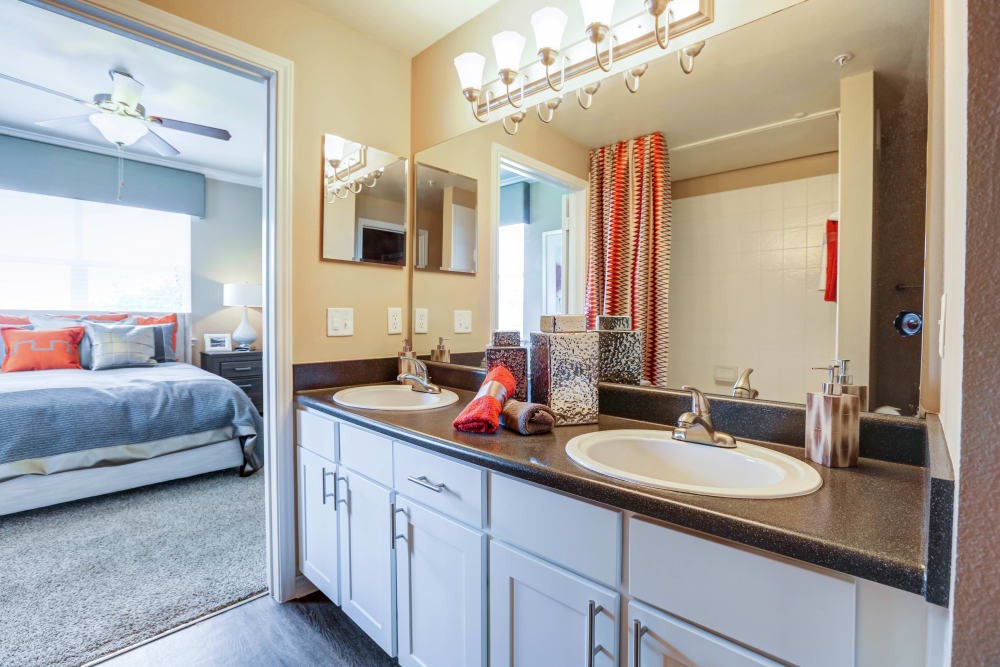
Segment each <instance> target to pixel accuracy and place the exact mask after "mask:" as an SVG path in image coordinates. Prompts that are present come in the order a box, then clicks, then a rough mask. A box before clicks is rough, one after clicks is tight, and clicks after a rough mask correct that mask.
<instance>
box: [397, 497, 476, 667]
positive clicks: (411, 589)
mask: <svg viewBox="0 0 1000 667" xmlns="http://www.w3.org/2000/svg"><path fill="white" fill-rule="evenodd" d="M485 560H486V536H485V535H484V534H483V533H481V532H479V531H477V530H473V529H471V528H466V527H465V526H463V525H461V524H459V523H457V522H456V521H453V520H451V519H448V518H445V517H444V516H442V515H440V514H438V513H437V512H434V511H432V510H430V509H427V508H425V507H422V506H421V505H418V504H416V503H414V502H412V501H409V500H407V499H405V498H402V497H400V496H397V497H396V608H397V610H398V611H397V625H398V628H399V629H398V634H397V636H398V639H399V664H400V665H402V666H403V667H411V666H413V667H449V666H452V665H454V666H455V667H459V666H464V667H475V666H476V665H484V664H485V663H486V632H485V630H486V628H485V622H486V579H485V576H486V571H485V567H484V563H485Z"/></svg>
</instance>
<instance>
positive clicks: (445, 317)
mask: <svg viewBox="0 0 1000 667" xmlns="http://www.w3.org/2000/svg"><path fill="white" fill-rule="evenodd" d="M494 143H499V144H502V145H504V146H508V147H510V148H512V149H514V150H516V151H518V152H520V153H523V154H525V155H527V156H529V157H532V158H534V159H536V160H539V161H541V162H544V163H545V164H548V165H551V166H553V167H555V168H557V169H560V170H562V171H565V172H568V173H570V174H573V175H574V176H578V177H579V178H582V179H586V178H587V170H588V150H587V148H585V147H584V146H581V145H580V144H577V143H575V142H573V141H571V140H570V139H568V138H567V137H566V136H565V135H563V134H560V133H559V132H556V131H554V130H553V129H552V128H549V127H545V126H542V125H541V124H540V123H533V124H532V123H524V124H522V125H521V130H520V131H519V132H518V133H517V135H516V136H513V137H509V136H507V135H506V134H505V133H504V131H503V129H501V127H500V126H499V124H493V125H488V126H485V127H481V128H479V129H478V130H475V131H473V132H467V133H465V134H463V135H461V136H459V137H456V138H454V139H452V140H450V141H448V142H445V143H443V144H440V145H438V146H434V147H433V148H430V149H427V150H424V151H421V152H420V153H418V154H417V155H416V158H415V160H416V162H419V163H422V164H427V165H430V166H432V167H437V168H439V169H444V170H447V171H451V172H455V173H458V174H462V175H463V176H468V177H469V178H474V179H476V182H477V194H478V196H477V208H476V222H477V226H478V243H479V272H478V273H477V274H475V275H463V274H456V273H446V272H435V271H416V272H414V274H413V307H414V308H428V309H429V311H430V312H429V326H428V330H427V333H426V334H414V336H413V348H414V349H415V350H416V351H417V353H418V354H427V353H428V352H429V350H430V349H431V347H433V346H434V345H435V344H436V343H437V339H438V336H444V337H446V338H448V339H449V349H451V351H452V352H475V351H481V350H483V349H484V348H485V347H486V344H487V343H488V342H489V337H490V312H489V309H490V270H491V269H490V266H491V262H492V259H491V258H492V256H493V247H492V229H493V226H494V225H495V224H496V222H495V221H494V220H493V219H492V211H493V190H494V185H493V184H491V183H490V179H491V171H492V164H491V161H492V159H493V156H492V153H493V148H492V146H493V144H494ZM456 309H457V310H471V311H472V333H469V334H456V333H454V313H453V311H454V310H456Z"/></svg>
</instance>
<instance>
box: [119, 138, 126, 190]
mask: <svg viewBox="0 0 1000 667" xmlns="http://www.w3.org/2000/svg"><path fill="white" fill-rule="evenodd" d="M123 187H125V158H124V157H123V154H122V145H121V144H118V201H121V200H122V188H123Z"/></svg>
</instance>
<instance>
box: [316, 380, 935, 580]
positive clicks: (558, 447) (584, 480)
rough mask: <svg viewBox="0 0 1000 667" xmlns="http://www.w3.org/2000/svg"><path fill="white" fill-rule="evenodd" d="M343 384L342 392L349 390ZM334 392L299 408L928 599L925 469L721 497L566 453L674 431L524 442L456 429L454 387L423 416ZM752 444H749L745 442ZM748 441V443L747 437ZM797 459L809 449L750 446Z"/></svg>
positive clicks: (612, 423) (852, 475) (841, 473)
mask: <svg viewBox="0 0 1000 667" xmlns="http://www.w3.org/2000/svg"><path fill="white" fill-rule="evenodd" d="M342 388H343V387H338V388H337V389H342ZM335 391H336V390H335V389H318V390H312V391H305V392H300V393H299V394H297V400H298V403H299V404H300V405H303V406H307V407H309V408H313V409H315V410H319V411H322V412H325V413H327V414H330V415H332V416H334V417H337V418H340V419H343V420H344V421H348V422H351V423H354V424H357V425H359V426H363V427H365V428H368V429H371V430H373V431H377V432H379V433H382V434H384V435H386V436H389V437H391V438H394V439H397V440H400V441H402V442H406V443H409V444H414V445H417V446H420V447H424V448H426V449H429V450H432V451H435V452H439V453H441V454H445V455H448V456H451V457H454V458H456V459H460V460H463V461H467V462H469V463H474V464H476V465H480V466H482V467H484V468H488V469H490V470H495V471H497V472H499V473H503V474H506V475H510V476H512V477H517V478H520V479H524V480H527V481H530V482H534V483H536V484H541V485H544V486H547V487H550V488H553V489H558V490H560V491H564V492H566V493H571V494H573V495H576V496H580V497H581V498H586V499H589V500H592V501H595V502H599V503H604V504H607V505H611V506H614V507H617V508H620V509H623V510H629V511H632V512H636V513H637V514H642V515H645V516H648V517H652V518H654V519H658V520H661V521H665V522H668V523H671V524H674V525H677V526H681V527H684V528H688V529H691V530H695V531H700V532H703V533H707V534H709V535H714V536H717V537H720V538H724V539H728V540H732V541H734V542H738V543H740V544H745V545H748V546H751V547H756V548H758V549H762V550H765V551H769V552H772V553H775V554H780V555H782V556H787V557H790V558H794V559H797V560H800V561H804V562H807V563H811V564H814V565H819V566H821V567H826V568H829V569H831V570H836V571H839V572H843V573H845V574H849V575H853V576H857V577H861V578H863V579H868V580H871V581H875V582H878V583H881V584H885V585H887V586H892V587H894V588H898V589H902V590H905V591H908V592H911V593H916V594H918V595H924V594H925V591H926V581H927V561H926V555H925V553H926V544H925V528H924V526H925V521H924V513H925V511H926V509H925V505H926V504H927V502H928V495H929V494H928V480H927V475H926V469H925V468H922V467H919V466H912V465H905V464H901V463H889V462H885V461H879V460H875V459H867V458H862V459H860V460H859V462H858V467H856V468H841V469H830V468H824V467H823V466H819V465H815V464H810V465H813V467H814V468H816V470H818V471H819V474H820V476H821V477H822V478H823V486H822V487H821V488H820V489H819V490H818V491H816V492H814V493H812V494H810V495H807V496H799V497H796V498H781V499H767V500H753V499H739V498H717V497H712V496H700V495H694V494H688V493H679V492H674V491H666V490H659V489H653V488H649V487H644V486H639V485H636V484H631V483H629V482H624V481H620V480H615V479H612V478H609V477H604V476H602V475H599V474H598V473H595V472H592V471H590V470H587V469H586V468H583V467H582V466H580V465H578V464H577V463H575V462H574V461H573V460H572V459H570V458H569V456H568V455H567V454H566V449H565V448H566V443H567V442H568V441H569V440H570V439H571V438H573V437H575V436H577V435H581V434H583V433H589V432H592V431H596V430H608V429H620V428H643V429H658V430H660V429H662V430H669V429H667V428H666V427H664V426H662V425H659V424H652V423H648V422H643V421H637V420H632V419H624V418H621V417H611V416H606V415H601V416H600V422H599V423H598V424H593V425H588V426H562V427H559V428H556V429H555V430H554V431H553V432H552V433H547V434H544V435H537V436H522V435H518V434H516V433H513V432H511V431H507V430H505V429H500V431H498V432H497V433H493V434H474V433H462V432H459V431H456V430H454V429H453V428H452V426H451V423H452V421H453V420H454V419H455V417H456V416H457V415H458V413H459V412H461V410H462V408H463V407H464V406H465V405H466V404H467V403H468V402H469V401H470V400H472V398H473V397H474V395H475V394H474V393H473V392H470V391H465V390H462V389H452V391H454V392H455V393H457V394H458V396H459V401H458V402H457V403H455V404H454V405H451V406H447V407H443V408H437V409H434V410H425V411H418V412H392V411H376V410H354V409H350V408H344V407H341V406H339V405H337V404H335V403H334V402H333V400H332V398H331V397H332V395H333V393H334V392H335ZM741 439H744V438H741ZM744 440H745V439H744ZM748 441H749V442H754V443H756V444H761V445H764V446H766V447H769V448H771V449H774V450H776V451H779V452H782V453H785V454H788V455H790V456H793V457H795V458H798V459H802V458H803V454H804V452H803V449H802V448H801V447H794V446H789V445H778V444H773V443H767V442H761V441H755V440H748Z"/></svg>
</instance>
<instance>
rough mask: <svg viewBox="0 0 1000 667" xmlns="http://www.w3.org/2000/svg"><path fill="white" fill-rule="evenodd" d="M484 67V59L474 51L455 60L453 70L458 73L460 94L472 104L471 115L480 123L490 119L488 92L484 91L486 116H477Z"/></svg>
mask: <svg viewBox="0 0 1000 667" xmlns="http://www.w3.org/2000/svg"><path fill="white" fill-rule="evenodd" d="M485 67H486V57H485V56H483V55H481V54H479V53H476V52H475V51H466V52H465V53H463V54H461V55H460V56H458V57H457V58H455V69H456V70H457V71H458V81H459V83H460V84H461V86H462V94H463V95H465V99H467V100H468V101H469V103H470V104H472V115H473V117H474V118H475V119H476V120H478V121H479V122H480V123H485V122H486V121H488V120H489V119H490V104H489V103H490V92H489V91H486V114H485V115H484V116H480V115H479V109H478V107H479V95H480V92H481V91H482V87H483V69H484V68H485Z"/></svg>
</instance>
